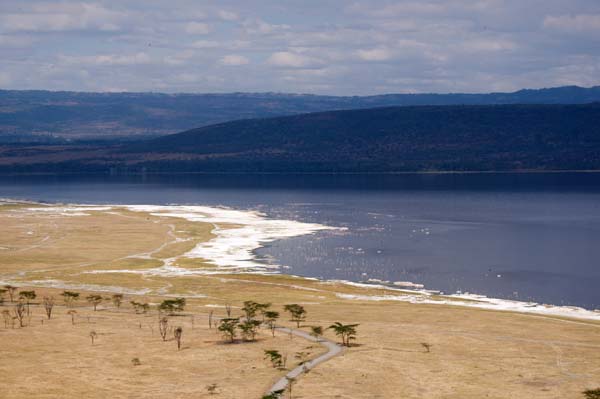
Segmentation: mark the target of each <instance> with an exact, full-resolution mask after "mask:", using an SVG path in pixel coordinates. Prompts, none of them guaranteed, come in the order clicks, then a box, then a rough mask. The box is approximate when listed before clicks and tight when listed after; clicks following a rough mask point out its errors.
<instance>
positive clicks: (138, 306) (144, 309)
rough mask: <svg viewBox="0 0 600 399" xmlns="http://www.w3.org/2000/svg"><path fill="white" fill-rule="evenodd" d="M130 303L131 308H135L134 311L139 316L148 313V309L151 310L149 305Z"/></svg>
mask: <svg viewBox="0 0 600 399" xmlns="http://www.w3.org/2000/svg"><path fill="white" fill-rule="evenodd" d="M130 303H131V306H133V310H134V311H135V313H137V314H140V313H146V312H147V311H148V309H150V305H148V304H147V303H141V302H136V301H130Z"/></svg>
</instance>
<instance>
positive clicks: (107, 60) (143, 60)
mask: <svg viewBox="0 0 600 399" xmlns="http://www.w3.org/2000/svg"><path fill="white" fill-rule="evenodd" d="M59 60H60V61H61V62H63V63H65V64H71V65H81V64H86V65H108V66H119V65H142V64H149V63H151V62H152V59H151V58H150V56H148V54H146V53H144V52H140V53H136V54H126V55H120V54H102V55H84V56H71V55H62V56H59Z"/></svg>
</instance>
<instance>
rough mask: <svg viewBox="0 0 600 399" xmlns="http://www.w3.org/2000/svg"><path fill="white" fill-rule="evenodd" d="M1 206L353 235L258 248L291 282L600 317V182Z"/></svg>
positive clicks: (431, 185)
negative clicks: (588, 311)
mask: <svg viewBox="0 0 600 399" xmlns="http://www.w3.org/2000/svg"><path fill="white" fill-rule="evenodd" d="M0 197H11V198H23V199H33V200H41V201H50V202H54V201H62V202H74V203H126V204H169V203H178V204H201V205H225V206H230V207H234V208H239V209H255V210H260V211H263V212H265V213H266V214H268V215H270V216H273V217H277V218H287V219H295V220H301V221H305V222H317V223H323V224H328V225H332V226H339V227H347V230H345V231H339V230H337V231H324V232H320V233H317V234H316V235H313V236H303V237H297V238H292V239H286V240H281V241H277V242H274V243H270V244H268V246H266V247H264V248H261V249H259V250H258V251H256V252H257V256H258V257H259V258H260V259H261V260H262V261H264V262H275V263H278V264H282V265H285V269H283V270H282V271H283V272H287V273H293V274H298V275H304V276H312V277H321V278H327V279H331V278H333V279H345V280H353V281H364V280H368V279H379V280H387V281H391V282H394V281H405V282H412V283H417V284H423V285H424V286H425V287H426V288H429V289H436V290H441V291H444V292H446V293H454V292H456V291H459V290H460V291H463V292H472V293H478V294H484V295H488V296H494V297H501V298H511V299H519V300H535V301H539V302H547V303H553V304H559V305H579V306H584V307H587V308H599V307H600V289H599V288H598V287H600V174H595V173H584V174H575V173H564V174H563V173H561V174H466V175H456V174H447V175H398V176H375V175H372V176H337V177H336V176H281V175H271V176H232V175H223V176H198V175H169V176H166V175H163V176H130V177H110V176H95V177H93V176H87V177H81V176H79V177H78V176H70V177H48V176H36V177H3V178H1V179H0Z"/></svg>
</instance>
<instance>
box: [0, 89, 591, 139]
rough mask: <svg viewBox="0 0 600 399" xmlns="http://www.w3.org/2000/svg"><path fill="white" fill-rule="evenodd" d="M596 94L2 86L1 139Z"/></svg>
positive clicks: (157, 131)
mask: <svg viewBox="0 0 600 399" xmlns="http://www.w3.org/2000/svg"><path fill="white" fill-rule="evenodd" d="M596 101H600V86H596V87H591V88H582V87H577V86H568V87H557V88H550V89H540V90H520V91H517V92H514V93H489V94H387V95H377V96H364V97H337V96H319V95H308V94H277V93H231V94H159V93H82V92H51V91H15V90H0V143H9V142H13V143H15V142H21V143H23V142H44V143H55V144H60V143H63V144H64V143H68V142H69V141H72V140H82V139H83V140H98V139H102V140H107V139H108V140H121V141H127V140H139V139H144V138H150V137H157V136H162V135H166V134H171V133H177V132H180V131H183V130H187V129H192V128H197V127H202V126H207V125H211V124H216V123H222V122H226V121H232V120H238V119H248V118H266V117H274V116H283V115H295V114H303V113H308V112H320V111H329V110H342V109H363V108H375V107H387V106H414V105H459V104H461V105H490V104H583V103H590V102H596Z"/></svg>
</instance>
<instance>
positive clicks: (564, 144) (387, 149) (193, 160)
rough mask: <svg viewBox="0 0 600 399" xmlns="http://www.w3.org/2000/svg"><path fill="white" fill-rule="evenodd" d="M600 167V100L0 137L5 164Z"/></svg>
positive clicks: (97, 167)
mask: <svg viewBox="0 0 600 399" xmlns="http://www.w3.org/2000/svg"><path fill="white" fill-rule="evenodd" d="M592 169H593V170H600V103H593V104H579V105H449V106H404V107H385V108H372V109H358V110H345V111H328V112H319V113H309V114H301V115H293V116H285V117H276V118H259V119H245V120H238V121H233V122H226V123H221V124H215V125H211V126H205V127H201V128H197V129H193V130H189V131H186V132H183V133H179V134H174V135H169V136H164V137H159V138H155V139H151V140H144V141H137V142H129V143H121V144H118V145H112V146H106V145H97V144H77V145H30V146H18V145H5V146H0V171H2V172H86V171H87V172H107V171H129V172H140V171H146V172H207V173H221V172H281V173H287V172H337V173H340V172H408V171H523V170H592Z"/></svg>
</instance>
